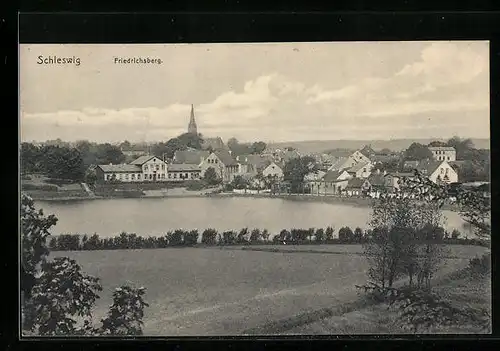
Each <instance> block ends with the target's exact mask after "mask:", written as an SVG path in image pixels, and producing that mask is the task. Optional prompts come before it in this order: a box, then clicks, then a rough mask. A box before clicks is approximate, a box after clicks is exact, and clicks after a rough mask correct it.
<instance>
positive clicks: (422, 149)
mask: <svg viewBox="0 0 500 351" xmlns="http://www.w3.org/2000/svg"><path fill="white" fill-rule="evenodd" d="M432 157H433V156H432V152H431V151H430V150H429V148H428V147H427V146H425V145H422V144H419V143H413V144H411V145H410V146H409V147H408V149H406V151H405V152H404V159H405V160H407V161H422V160H430V159H432Z"/></svg>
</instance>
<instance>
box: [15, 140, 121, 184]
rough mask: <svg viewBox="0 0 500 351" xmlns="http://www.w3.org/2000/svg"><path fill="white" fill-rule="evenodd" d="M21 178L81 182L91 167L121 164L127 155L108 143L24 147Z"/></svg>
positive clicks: (28, 145) (82, 142)
mask: <svg viewBox="0 0 500 351" xmlns="http://www.w3.org/2000/svg"><path fill="white" fill-rule="evenodd" d="M20 156H21V174H33V173H40V174H45V175H46V176H48V177H49V178H55V179H68V180H74V181H80V180H83V179H84V178H85V175H86V171H87V169H88V167H89V166H90V165H95V164H110V163H113V164H119V163H122V162H124V161H125V155H124V154H123V153H122V151H121V150H120V148H119V147H117V146H115V145H111V144H108V143H105V144H97V143H91V142H88V141H79V142H77V143H76V144H75V145H74V146H66V145H42V146H37V145H34V144H31V143H22V144H21V154H20Z"/></svg>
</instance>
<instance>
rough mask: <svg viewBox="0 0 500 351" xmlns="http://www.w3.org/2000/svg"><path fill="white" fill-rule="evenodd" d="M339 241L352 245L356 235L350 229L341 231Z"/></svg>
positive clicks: (344, 228) (341, 229)
mask: <svg viewBox="0 0 500 351" xmlns="http://www.w3.org/2000/svg"><path fill="white" fill-rule="evenodd" d="M339 240H340V241H341V242H343V243H352V242H353V241H354V233H353V232H352V230H351V228H349V227H342V228H340V229H339Z"/></svg>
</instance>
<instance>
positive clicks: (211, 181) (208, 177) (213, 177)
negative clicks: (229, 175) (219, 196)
mask: <svg viewBox="0 0 500 351" xmlns="http://www.w3.org/2000/svg"><path fill="white" fill-rule="evenodd" d="M203 180H204V181H205V182H206V183H207V184H208V185H217V184H219V183H220V182H221V179H220V178H219V177H218V176H217V172H216V171H215V168H213V167H209V168H208V169H207V170H206V171H205V174H204V175H203Z"/></svg>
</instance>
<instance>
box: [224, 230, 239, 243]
mask: <svg viewBox="0 0 500 351" xmlns="http://www.w3.org/2000/svg"><path fill="white" fill-rule="evenodd" d="M222 242H223V243H224V244H229V245H231V244H234V243H235V242H236V233H235V232H233V231H232V230H228V231H225V232H223V233H222Z"/></svg>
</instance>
